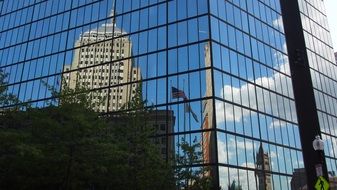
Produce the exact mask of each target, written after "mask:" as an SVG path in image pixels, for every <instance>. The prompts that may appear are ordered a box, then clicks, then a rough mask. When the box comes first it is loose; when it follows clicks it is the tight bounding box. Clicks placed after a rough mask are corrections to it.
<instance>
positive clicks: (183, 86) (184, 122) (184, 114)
mask: <svg viewBox="0 0 337 190" xmlns="http://www.w3.org/2000/svg"><path fill="white" fill-rule="evenodd" d="M183 92H184V94H185V79H183ZM185 96H186V94H185ZM184 132H186V98H185V97H184ZM184 136H185V141H186V135H184Z"/></svg>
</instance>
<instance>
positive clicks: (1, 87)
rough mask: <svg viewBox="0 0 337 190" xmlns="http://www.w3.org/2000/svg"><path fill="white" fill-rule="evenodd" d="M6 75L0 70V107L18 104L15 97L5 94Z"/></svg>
mask: <svg viewBox="0 0 337 190" xmlns="http://www.w3.org/2000/svg"><path fill="white" fill-rule="evenodd" d="M6 78H7V74H6V73H4V71H3V70H1V69H0V106H1V107H2V106H9V105H14V104H17V103H19V100H18V99H17V97H16V96H14V95H13V94H11V93H8V92H7V89H8V87H7V82H6Z"/></svg>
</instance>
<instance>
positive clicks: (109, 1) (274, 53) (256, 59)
mask: <svg viewBox="0 0 337 190" xmlns="http://www.w3.org/2000/svg"><path fill="white" fill-rule="evenodd" d="M282 2H283V3H282ZM284 2H285V0H46V1H40V0H26V1H17V2H16V1H12V0H0V69H1V70H3V71H4V72H6V73H8V77H7V81H6V82H7V84H6V85H7V86H8V93H11V94H14V95H16V96H17V97H18V98H19V99H20V100H21V101H22V102H29V103H30V104H31V105H32V106H34V107H43V106H46V105H47V103H46V102H47V101H48V100H50V99H53V98H54V97H52V93H51V92H50V90H49V89H48V88H47V85H49V86H53V87H54V88H55V89H58V90H61V89H62V87H63V85H68V86H70V87H71V86H74V85H76V84H80V85H83V86H85V87H86V88H88V89H90V90H92V91H93V92H97V94H98V95H99V96H103V97H105V100H106V102H104V103H103V104H101V105H100V107H99V108H98V110H99V111H100V112H102V113H115V112H116V111H117V112H118V111H122V110H121V108H122V107H123V105H124V104H126V103H128V102H129V101H130V100H131V99H132V97H133V96H134V90H136V89H137V88H139V90H140V92H141V97H142V98H143V100H144V101H145V104H146V105H145V106H147V107H151V109H153V110H154V111H156V110H157V111H158V112H157V113H160V114H159V115H160V118H159V117H158V119H157V120H158V121H157V122H155V121H151V123H153V124H154V125H157V124H159V129H160V125H162V126H164V125H165V126H167V127H166V128H164V127H163V130H160V132H159V131H158V134H157V139H160V140H159V141H160V144H161V145H160V146H161V150H162V154H163V155H166V159H167V160H168V163H173V162H169V160H171V159H174V157H175V156H177V155H181V154H183V152H182V150H181V147H180V144H181V143H182V142H185V141H186V142H188V143H189V144H191V145H193V144H195V143H197V144H200V145H201V146H200V149H198V150H196V151H198V152H200V153H201V154H202V156H200V158H199V159H200V161H198V162H197V163H195V164H192V165H188V166H183V167H186V168H192V170H198V169H200V168H202V167H208V168H210V170H209V172H206V173H205V174H204V175H205V176H212V179H213V181H214V184H215V185H216V187H221V188H222V189H227V188H228V186H229V185H231V184H232V183H233V182H235V183H236V184H239V185H240V186H241V187H242V189H249V190H261V189H265V190H267V189H268V190H269V189H272V190H287V189H289V190H290V189H292V186H291V183H290V182H291V181H292V177H293V175H294V172H295V171H300V170H301V169H302V168H305V158H304V157H303V155H304V154H303V150H304V149H303V147H302V141H301V139H302V138H304V137H303V134H301V130H300V129H303V128H305V127H306V126H302V125H301V119H299V118H302V117H299V115H301V112H299V111H298V110H299V107H298V106H299V104H296V102H297V100H296V90H294V85H293V84H295V83H296V81H295V83H294V80H293V79H294V70H292V69H293V67H291V65H292V64H293V59H292V58H291V57H292V54H293V52H290V53H289V52H288V50H289V49H292V48H291V47H292V46H291V45H289V42H288V41H289V35H287V31H285V29H287V27H285V23H284V22H283V18H284V15H285V12H284V11H283V10H285V9H287V7H286V5H285V4H286V3H284ZM293 2H295V3H296V5H297V7H298V8H299V9H298V11H297V12H298V13H299V15H300V16H301V19H302V23H303V24H299V26H300V27H302V30H301V32H302V34H303V35H304V36H305V38H304V39H303V40H302V41H303V43H304V42H305V44H306V50H305V52H306V54H305V56H303V59H304V60H307V62H308V63H309V64H310V65H309V66H310V70H309V71H308V73H310V77H311V78H312V85H313V87H312V88H311V90H312V92H313V94H314V96H313V97H314V98H315V99H314V101H312V102H313V105H315V106H316V107H315V108H316V110H317V111H316V112H315V113H316V117H317V118H318V120H319V123H318V125H317V126H318V127H319V129H320V130H319V131H320V133H321V134H322V137H323V140H324V141H325V143H326V147H327V149H326V151H325V158H326V159H325V160H326V163H327V170H328V171H335V172H336V171H337V152H336V150H337V128H336V126H337V114H336V110H337V109H335V108H337V103H336V102H337V99H336V97H337V94H336V92H337V90H336V89H337V83H336V82H337V76H336V73H337V71H336V63H335V62H334V57H333V52H332V44H331V39H330V36H329V31H328V29H327V22H326V16H325V12H324V2H323V1H321V0H298V2H297V1H293ZM287 39H288V41H287ZM90 71H91V73H90ZM295 73H296V72H295ZM115 77H116V78H115ZM46 84H47V85H46ZM114 103H115V104H114ZM10 106H13V105H1V108H6V107H10ZM153 113H155V112H153ZM298 113H300V114H298ZM165 115H166V116H165ZM165 117H166V118H165ZM151 120H156V117H153V118H151ZM165 123H166V124H165ZM162 139H166V140H162ZM312 140H313V139H312ZM165 152H166V153H165ZM200 177H202V176H200ZM299 179H300V178H299ZM296 184H303V183H300V182H296ZM177 186H178V185H177ZM180 186H184V185H181V184H179V187H180Z"/></svg>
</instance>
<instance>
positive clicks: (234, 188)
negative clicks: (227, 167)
mask: <svg viewBox="0 0 337 190" xmlns="http://www.w3.org/2000/svg"><path fill="white" fill-rule="evenodd" d="M228 190H242V186H241V185H240V182H239V183H238V184H237V185H236V181H235V180H234V181H233V182H232V184H231V185H228Z"/></svg>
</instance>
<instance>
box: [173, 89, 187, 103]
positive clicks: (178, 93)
mask: <svg viewBox="0 0 337 190" xmlns="http://www.w3.org/2000/svg"><path fill="white" fill-rule="evenodd" d="M171 92H172V98H183V99H184V100H185V99H187V97H186V95H185V92H184V91H182V90H179V89H178V88H175V87H172V89H171Z"/></svg>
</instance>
